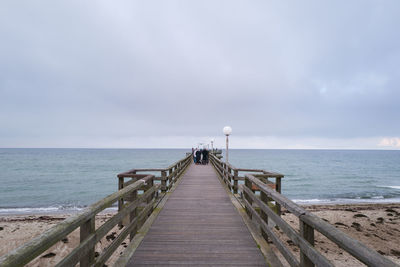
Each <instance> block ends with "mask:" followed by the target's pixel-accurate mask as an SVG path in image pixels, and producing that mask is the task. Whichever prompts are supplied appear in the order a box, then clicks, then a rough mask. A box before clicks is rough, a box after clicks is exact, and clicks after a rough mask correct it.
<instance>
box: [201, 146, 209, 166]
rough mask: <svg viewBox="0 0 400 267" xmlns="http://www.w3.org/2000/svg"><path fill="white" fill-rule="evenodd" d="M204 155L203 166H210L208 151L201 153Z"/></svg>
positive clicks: (204, 150)
mask: <svg viewBox="0 0 400 267" xmlns="http://www.w3.org/2000/svg"><path fill="white" fill-rule="evenodd" d="M201 153H202V155H203V161H202V163H203V164H208V150H207V149H205V148H204V149H203V151H202V152H201Z"/></svg>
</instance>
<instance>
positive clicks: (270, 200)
mask: <svg viewBox="0 0 400 267" xmlns="http://www.w3.org/2000/svg"><path fill="white" fill-rule="evenodd" d="M218 152H219V153H218ZM219 154H220V151H213V153H211V154H210V164H209V165H194V164H193V163H192V155H191V154H190V153H187V155H186V156H185V157H184V158H183V159H181V160H179V161H177V162H175V163H174V164H172V165H170V166H168V167H166V168H149V169H132V170H130V171H127V172H123V173H120V174H118V175H117V177H118V191H117V192H115V193H113V194H111V195H109V196H107V197H106V198H104V199H101V200H99V201H98V202H96V203H94V204H92V205H91V206H89V207H87V208H86V209H85V210H84V211H83V212H81V213H79V214H76V215H73V216H71V217H69V218H67V219H66V220H64V221H63V222H61V223H59V224H58V225H56V226H54V227H53V228H51V229H49V230H47V231H46V232H44V233H43V234H41V235H40V236H38V237H36V238H34V239H32V240H31V241H29V242H28V243H26V244H24V245H22V246H21V247H19V248H17V249H15V250H14V251H12V252H10V253H8V254H6V255H3V256H2V257H0V267H6V266H7V267H14V266H24V265H26V264H33V265H35V260H37V259H39V258H40V257H41V256H42V255H44V254H45V253H49V252H50V251H51V247H52V246H53V245H55V244H56V243H58V242H62V240H63V239H65V238H66V237H68V236H69V235H70V234H71V233H72V232H74V231H76V230H78V231H79V233H80V243H79V245H77V246H76V247H74V248H71V250H70V251H69V252H68V254H67V255H66V256H65V257H64V258H63V259H62V260H61V261H60V262H58V263H57V265H56V266H76V265H77V264H79V266H82V267H86V266H96V267H97V266H98V267H101V266H103V265H104V264H106V265H108V266H110V265H112V266H116V267H122V266H161V265H162V266H164V265H166V266H188V265H190V266H200V265H201V266H220V265H225V266H267V265H269V266H272V267H275V266H282V265H284V266H306V267H308V266H310V267H312V266H334V264H333V263H332V262H330V261H329V260H328V259H327V257H326V256H325V255H323V254H322V253H321V251H319V250H318V248H316V247H315V233H319V234H320V235H322V236H324V237H326V238H327V239H329V240H330V242H333V243H334V244H336V245H337V246H339V247H340V248H341V249H342V250H343V251H344V252H346V253H349V254H350V255H352V256H353V257H354V258H356V259H357V260H359V261H360V264H362V263H363V264H365V265H367V266H376V267H381V266H388V267H389V266H397V267H399V265H397V264H395V263H394V262H392V261H391V260H389V259H388V258H386V257H384V256H382V255H380V254H379V253H378V252H377V251H375V250H372V249H370V248H368V247H367V246H365V245H364V244H362V243H361V242H359V241H357V240H355V239H353V238H351V237H349V236H348V235H346V234H345V233H343V232H342V231H340V230H339V229H337V228H335V227H334V226H333V225H331V224H329V223H328V222H325V221H324V220H322V219H320V218H319V217H317V216H315V215H314V214H312V213H311V212H308V211H306V210H305V209H304V208H303V207H301V206H299V205H297V204H296V203H294V202H292V201H291V200H289V199H288V198H286V197H285V196H284V195H282V194H281V187H282V183H281V180H282V178H283V175H282V174H279V173H274V172H269V171H266V170H262V169H246V168H236V167H234V166H232V165H231V164H229V163H226V162H224V161H222V160H221V157H220V155H219ZM112 205H118V212H117V213H116V214H114V215H113V216H112V217H111V218H110V219H109V220H107V221H106V222H104V223H103V224H102V225H100V226H96V225H95V219H96V216H97V215H98V214H99V213H100V212H102V211H103V210H104V209H106V208H108V207H110V206H112ZM282 210H284V211H285V212H286V213H292V214H293V215H295V216H296V217H297V220H298V222H299V230H296V229H294V228H292V227H291V226H290V225H289V224H288V222H286V221H285V220H284V219H282V218H281V212H282ZM116 229H119V230H116ZM113 231H117V232H118V234H117V236H116V237H115V239H114V240H113V241H112V242H111V243H110V244H109V245H108V246H107V247H106V248H105V249H103V250H102V251H98V250H97V251H96V245H97V244H99V243H101V242H106V241H105V239H106V236H107V235H108V234H109V233H111V232H112V233H113V234H112V235H114V234H116V232H113ZM278 231H279V232H280V233H284V234H285V235H286V236H287V237H289V239H290V241H291V242H292V243H293V245H296V246H297V248H298V249H297V250H296V251H297V252H294V251H291V250H290V249H289V248H288V246H287V244H286V242H284V241H283V240H282V239H280V237H279V236H280V235H279V234H278ZM271 246H274V247H275V251H276V252H277V254H280V258H279V259H278V257H277V255H276V254H275V253H273V252H272V250H271ZM121 247H123V248H124V249H123V251H122V252H120V251H121ZM117 251H118V252H117ZM113 257H114V258H113ZM36 263H37V262H36ZM36 265H37V264H36Z"/></svg>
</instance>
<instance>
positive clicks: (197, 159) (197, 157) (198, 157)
mask: <svg viewBox="0 0 400 267" xmlns="http://www.w3.org/2000/svg"><path fill="white" fill-rule="evenodd" d="M200 163H201V151H200V150H197V151H196V164H200Z"/></svg>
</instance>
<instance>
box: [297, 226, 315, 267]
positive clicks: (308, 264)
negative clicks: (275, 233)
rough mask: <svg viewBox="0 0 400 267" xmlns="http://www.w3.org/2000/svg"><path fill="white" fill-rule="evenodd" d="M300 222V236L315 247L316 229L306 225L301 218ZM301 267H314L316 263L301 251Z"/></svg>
mask: <svg viewBox="0 0 400 267" xmlns="http://www.w3.org/2000/svg"><path fill="white" fill-rule="evenodd" d="M299 222H300V234H301V236H302V237H303V238H304V239H305V240H307V241H308V242H309V243H310V244H311V245H312V246H314V228H312V227H311V226H309V225H308V224H306V223H305V222H303V221H302V220H301V218H299ZM300 266H302V267H303V266H304V267H314V266H315V265H314V263H313V262H312V261H311V260H310V259H309V258H308V257H307V256H306V255H305V254H304V253H303V251H301V250H300Z"/></svg>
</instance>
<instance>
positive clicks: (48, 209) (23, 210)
mask: <svg viewBox="0 0 400 267" xmlns="http://www.w3.org/2000/svg"><path fill="white" fill-rule="evenodd" d="M83 209H84V207H64V206H51V207H37V208H26V207H25V208H0V215H7V214H42V213H70V212H71V213H72V212H78V211H81V210H83Z"/></svg>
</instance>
